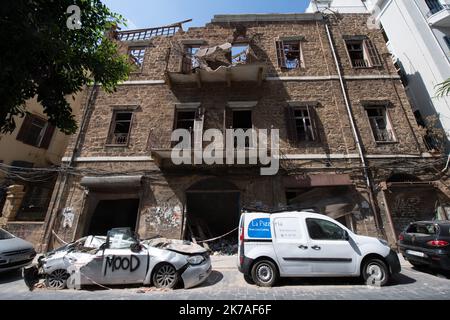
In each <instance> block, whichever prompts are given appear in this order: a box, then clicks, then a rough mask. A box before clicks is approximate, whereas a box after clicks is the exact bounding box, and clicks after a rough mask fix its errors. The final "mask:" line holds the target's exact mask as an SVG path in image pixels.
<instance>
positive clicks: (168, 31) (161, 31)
mask: <svg viewBox="0 0 450 320" xmlns="http://www.w3.org/2000/svg"><path fill="white" fill-rule="evenodd" d="M190 21H192V19H189V20H184V21H181V22H177V23H174V24H171V25H168V26H163V27H157V28H147V29H137V30H126V31H119V32H118V33H117V37H118V39H119V40H120V41H140V40H148V39H151V38H153V37H157V36H165V37H170V36H173V35H174V34H175V33H177V32H178V30H180V29H182V28H183V23H187V22H190Z"/></svg>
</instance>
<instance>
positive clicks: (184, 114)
mask: <svg viewBox="0 0 450 320" xmlns="http://www.w3.org/2000/svg"><path fill="white" fill-rule="evenodd" d="M194 121H195V111H178V112H177V123H176V128H175V129H187V130H190V131H191V130H193V128H194Z"/></svg>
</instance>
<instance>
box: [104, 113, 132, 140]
mask: <svg viewBox="0 0 450 320" xmlns="http://www.w3.org/2000/svg"><path fill="white" fill-rule="evenodd" d="M132 117H133V113H132V112H116V113H115V114H114V123H113V125H112V131H111V133H110V136H109V143H110V144H127V143H128V136H129V133H130V128H131V119H132Z"/></svg>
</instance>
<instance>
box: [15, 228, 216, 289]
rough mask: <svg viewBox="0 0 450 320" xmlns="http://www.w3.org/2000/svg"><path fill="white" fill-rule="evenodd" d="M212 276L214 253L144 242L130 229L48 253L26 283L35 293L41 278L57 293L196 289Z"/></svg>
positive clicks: (27, 273) (159, 241)
mask: <svg viewBox="0 0 450 320" xmlns="http://www.w3.org/2000/svg"><path fill="white" fill-rule="evenodd" d="M210 273H211V260H210V257H209V254H208V252H207V251H206V250H205V249H204V248H203V247H201V246H199V245H196V244H193V243H191V242H188V241H182V240H170V239H165V238H156V239H151V240H145V241H140V240H139V239H138V237H137V235H136V234H135V233H133V232H132V231H131V230H130V229H129V228H116V229H111V230H110V231H109V232H108V234H107V236H106V237H105V236H92V235H91V236H87V237H84V238H81V239H79V240H77V241H75V242H73V243H70V244H68V245H65V246H63V247H61V248H59V249H56V250H54V251H51V252H49V253H47V254H46V255H44V256H43V257H42V258H40V259H39V262H38V265H37V266H33V267H30V268H25V269H24V280H25V283H26V284H27V286H28V287H30V289H31V288H32V286H33V285H34V284H35V283H36V282H37V280H38V279H39V278H45V282H46V286H47V287H48V288H52V289H64V288H66V287H67V286H70V287H73V288H79V286H81V285H92V284H100V285H117V284H144V285H150V284H153V285H154V286H156V287H158V288H174V287H175V286H177V284H180V283H181V284H182V285H183V286H184V288H191V287H194V286H196V285H199V284H200V283H202V282H203V281H205V280H206V278H208V276H209V274H210Z"/></svg>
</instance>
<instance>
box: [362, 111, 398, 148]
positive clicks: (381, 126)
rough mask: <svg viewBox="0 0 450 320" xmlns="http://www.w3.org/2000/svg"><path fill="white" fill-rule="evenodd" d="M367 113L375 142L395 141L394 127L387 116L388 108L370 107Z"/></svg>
mask: <svg viewBox="0 0 450 320" xmlns="http://www.w3.org/2000/svg"><path fill="white" fill-rule="evenodd" d="M366 112H367V116H368V117H369V123H370V127H371V129H372V132H373V135H374V138H375V141H378V142H391V141H395V139H394V134H393V131H392V126H391V124H390V122H389V118H388V117H387V114H386V107H368V108H366Z"/></svg>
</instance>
